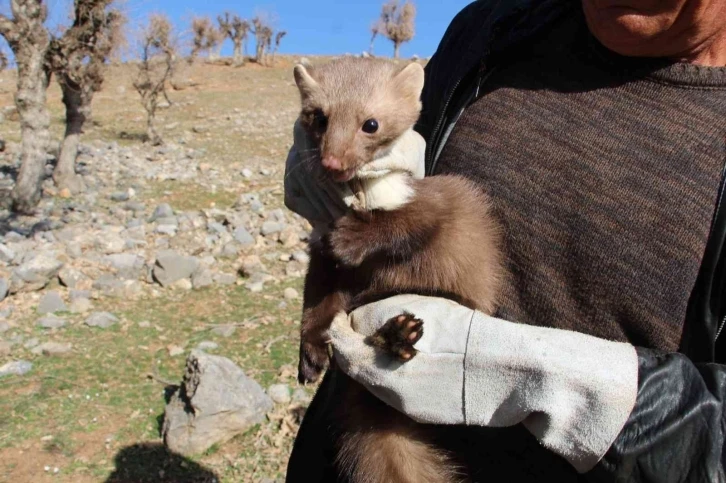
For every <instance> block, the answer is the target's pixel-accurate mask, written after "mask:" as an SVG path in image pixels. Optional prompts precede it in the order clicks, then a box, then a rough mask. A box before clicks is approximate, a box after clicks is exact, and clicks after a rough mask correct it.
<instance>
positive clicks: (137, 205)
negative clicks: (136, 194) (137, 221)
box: [124, 201, 146, 213]
mask: <svg viewBox="0 0 726 483" xmlns="http://www.w3.org/2000/svg"><path fill="white" fill-rule="evenodd" d="M124 208H126V209H127V210H128V211H133V212H134V213H141V212H143V211H145V210H146V205H145V204H143V203H141V202H139V201H129V202H128V203H126V205H125V206H124Z"/></svg>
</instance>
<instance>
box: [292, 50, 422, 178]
mask: <svg viewBox="0 0 726 483" xmlns="http://www.w3.org/2000/svg"><path fill="white" fill-rule="evenodd" d="M295 82H296V83H297V86H298V88H299V90H300V96H301V100H302V112H301V115H300V121H301V124H302V126H303V127H304V128H305V129H306V131H307V132H308V134H309V135H310V136H311V138H312V139H313V140H314V141H315V142H316V144H317V145H318V147H319V149H320V159H321V162H322V165H323V168H325V170H326V171H327V172H328V173H329V174H330V175H331V177H332V178H333V179H334V180H335V181H338V182H344V181H349V180H350V179H352V178H353V177H354V176H355V173H356V171H357V170H358V169H359V168H360V167H361V166H363V165H365V164H367V163H369V162H371V161H372V160H373V159H374V158H375V157H376V156H377V155H378V154H380V153H381V152H383V151H384V150H386V149H388V148H389V147H390V145H391V144H392V143H393V142H394V141H395V140H396V139H398V138H399V137H400V136H401V135H402V134H403V133H404V132H406V131H407V130H408V129H410V128H411V127H413V125H414V124H415V123H416V121H417V120H418V117H419V115H420V112H421V101H420V97H421V91H422V89H423V84H424V70H423V67H421V65H419V64H416V63H412V64H408V65H406V66H404V67H402V66H400V65H397V64H395V63H393V62H390V61H386V60H379V59H354V58H345V59H341V60H337V61H334V62H331V63H328V64H325V65H322V66H316V67H306V66H303V65H297V66H296V67H295Z"/></svg>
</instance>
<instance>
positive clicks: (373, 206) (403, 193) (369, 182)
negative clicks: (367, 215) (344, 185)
mask: <svg viewBox="0 0 726 483" xmlns="http://www.w3.org/2000/svg"><path fill="white" fill-rule="evenodd" d="M360 181H361V185H362V187H363V193H364V194H365V199H366V209H368V210H384V211H393V210H397V209H398V208H400V207H402V206H403V205H405V204H406V203H408V202H409V201H411V198H413V195H414V190H413V188H412V187H411V183H410V181H411V176H410V175H409V174H408V173H389V174H387V175H386V176H381V177H380V178H370V179H361V180H360Z"/></svg>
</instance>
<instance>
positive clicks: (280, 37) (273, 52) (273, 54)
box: [268, 30, 287, 65]
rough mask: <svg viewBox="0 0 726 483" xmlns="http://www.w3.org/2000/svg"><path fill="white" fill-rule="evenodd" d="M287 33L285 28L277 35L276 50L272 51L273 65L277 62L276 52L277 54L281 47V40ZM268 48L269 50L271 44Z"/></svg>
mask: <svg viewBox="0 0 726 483" xmlns="http://www.w3.org/2000/svg"><path fill="white" fill-rule="evenodd" d="M285 35H287V32H286V31H285V30H280V31H279V32H277V34H276V35H275V50H273V51H272V64H273V65H274V64H275V54H277V51H278V49H279V48H280V42H281V41H282V39H283V38H284V37H285ZM268 50H269V46H268Z"/></svg>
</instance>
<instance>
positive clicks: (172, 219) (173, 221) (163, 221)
mask: <svg viewBox="0 0 726 483" xmlns="http://www.w3.org/2000/svg"><path fill="white" fill-rule="evenodd" d="M154 221H156V224H157V225H159V226H162V225H169V226H179V218H177V217H176V216H162V217H160V218H157V219H156V220H154Z"/></svg>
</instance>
